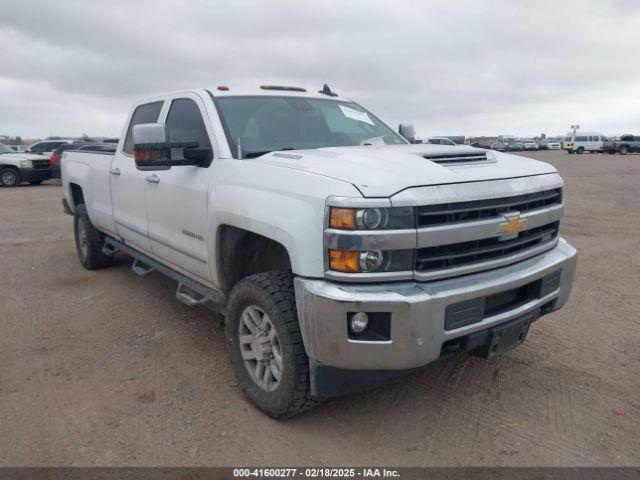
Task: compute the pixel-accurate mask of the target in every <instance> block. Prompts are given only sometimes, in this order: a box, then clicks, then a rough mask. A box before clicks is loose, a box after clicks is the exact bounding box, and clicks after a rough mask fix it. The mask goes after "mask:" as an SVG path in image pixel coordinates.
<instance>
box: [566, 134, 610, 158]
mask: <svg viewBox="0 0 640 480" xmlns="http://www.w3.org/2000/svg"><path fill="white" fill-rule="evenodd" d="M607 140H608V139H607V137H605V136H604V135H602V134H601V133H597V132H580V133H576V134H572V135H568V136H567V138H565V140H564V143H563V144H562V148H563V149H564V150H566V151H567V152H569V153H578V154H582V153H584V152H590V153H594V152H602V151H604V148H603V143H604V142H606V141H607Z"/></svg>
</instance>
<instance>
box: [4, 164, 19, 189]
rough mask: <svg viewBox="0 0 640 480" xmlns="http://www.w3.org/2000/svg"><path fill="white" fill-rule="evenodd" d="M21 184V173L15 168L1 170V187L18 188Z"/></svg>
mask: <svg viewBox="0 0 640 480" xmlns="http://www.w3.org/2000/svg"><path fill="white" fill-rule="evenodd" d="M20 183H21V180H20V172H18V170H16V169H15V168H3V169H2V170H0V185H2V186H3V187H17V186H18V185H20Z"/></svg>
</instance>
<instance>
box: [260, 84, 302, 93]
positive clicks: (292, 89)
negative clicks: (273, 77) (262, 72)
mask: <svg viewBox="0 0 640 480" xmlns="http://www.w3.org/2000/svg"><path fill="white" fill-rule="evenodd" d="M260 88H261V89H262V90H285V91H288V92H306V91H307V89H306V88H301V87H283V86H280V85H260Z"/></svg>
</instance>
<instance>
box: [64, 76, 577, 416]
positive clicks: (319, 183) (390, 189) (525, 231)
mask: <svg viewBox="0 0 640 480" xmlns="http://www.w3.org/2000/svg"><path fill="white" fill-rule="evenodd" d="M314 90H315V89H314ZM400 130H401V131H402V132H403V135H402V136H401V135H399V134H398V133H396V132H395V131H394V129H392V128H390V127H389V126H388V125H386V124H385V123H383V122H382V121H381V120H379V119H378V117H376V116H375V115H373V114H372V113H370V112H369V111H368V110H366V109H365V108H363V107H362V106H360V105H359V104H357V103H355V102H353V101H351V100H349V99H347V98H343V97H341V96H339V95H337V94H335V93H334V92H332V91H331V90H330V89H329V88H328V87H326V86H325V88H324V89H323V90H321V91H320V92H318V93H316V92H307V91H306V90H305V89H301V88H296V87H279V86H263V87H261V88H255V89H248V90H238V91H236V90H234V89H229V88H228V87H219V88H218V89H208V90H205V89H198V90H186V91H179V92H174V93H169V94H165V95H161V96H156V97H152V98H149V99H146V100H142V101H140V102H139V103H137V104H136V105H135V106H134V107H133V108H132V110H131V111H130V114H129V116H128V120H127V123H126V124H125V126H124V128H123V131H122V136H121V137H120V143H119V144H118V147H117V150H116V151H115V152H100V153H90V152H86V153H85V152H82V151H67V152H65V153H64V154H63V156H62V173H63V175H62V181H63V189H64V201H65V204H66V208H67V209H68V210H69V212H72V213H73V215H74V234H75V240H76V249H77V253H78V257H79V259H80V262H81V264H82V265H83V266H84V267H85V268H87V269H98V268H103V267H107V266H109V265H111V263H112V260H113V256H114V255H115V254H116V252H122V253H124V254H127V255H129V256H131V257H133V258H134V263H133V267H132V269H133V271H134V273H136V274H138V275H140V276H146V275H147V274H149V273H150V272H152V271H158V272H160V273H162V274H164V275H167V276H169V277H170V278H172V279H174V280H176V281H177V284H178V285H177V290H176V297H177V298H178V299H179V300H180V301H182V302H184V303H185V304H187V305H189V306H193V307H195V306H208V307H210V308H212V309H214V310H216V311H218V312H221V313H222V314H224V315H225V318H226V320H225V321H226V327H225V328H226V330H225V334H226V343H227V344H228V346H229V356H230V361H231V365H232V368H233V371H234V373H235V375H236V378H237V383H238V385H239V387H240V388H241V389H242V390H243V391H244V393H245V395H246V397H247V398H248V399H249V400H250V401H251V402H252V403H253V404H254V405H256V406H257V407H258V408H259V409H261V410H262V411H264V412H266V413H267V414H268V415H270V416H273V417H276V418H282V417H288V416H291V415H295V414H297V413H299V412H302V411H304V410H306V409H308V408H310V407H311V406H313V405H314V404H315V397H327V396H336V395H342V394H346V393H350V392H354V391H357V390H362V389H365V388H367V387H371V386H372V385H375V383H376V381H378V380H380V379H382V378H385V377H388V376H390V375H393V374H394V372H398V371H402V370H410V369H413V368H417V367H421V366H423V365H426V364H428V363H431V362H434V361H436V360H438V359H441V358H444V357H448V356H452V355H455V354H458V353H461V352H465V351H471V350H473V351H475V352H477V353H479V354H480V355H483V356H485V357H487V358H494V357H498V358H499V357H501V356H502V355H503V353H505V352H507V351H509V350H511V349H512V348H515V347H517V346H518V345H520V344H521V343H522V342H523V341H524V339H525V337H526V335H527V332H528V330H529V326H530V325H531V323H532V322H534V321H535V320H536V319H538V318H539V317H540V316H541V315H546V314H549V313H551V312H553V311H554V310H557V309H559V308H561V307H562V306H563V305H564V304H565V303H566V302H567V300H568V298H569V295H570V292H571V287H572V284H573V277H574V272H575V266H576V250H575V249H574V248H573V247H572V246H571V245H569V243H567V242H566V241H565V240H564V239H562V238H561V237H560V233H559V224H560V221H561V219H562V216H563V212H564V204H563V197H564V195H563V193H562V189H563V185H564V182H563V180H562V178H561V177H560V175H559V174H558V172H557V171H556V169H555V168H554V167H553V166H551V165H549V164H547V163H543V162H539V161H536V160H533V159H529V158H525V157H517V156H513V155H509V154H506V153H501V152H496V151H491V150H483V149H477V148H473V147H469V146H465V145H456V146H449V145H431V144H428V143H426V144H411V143H410V140H413V137H412V135H410V134H409V133H410V132H412V131H413V132H414V130H413V129H412V128H410V126H409V125H402V128H401V129H400ZM105 275H107V276H108V275H109V273H105ZM112 281H118V280H117V278H116V277H113V278H112ZM112 301H113V303H114V304H116V303H117V302H118V299H117V298H114V299H113V300H112ZM146 308H150V309H153V308H154V305H153V304H149V305H146ZM560 320H561V318H556V321H560ZM535 347H536V345H535V344H534V345H532V346H531V348H535ZM508 360H509V357H506V359H505V360H503V361H508ZM427 408H428V406H427Z"/></svg>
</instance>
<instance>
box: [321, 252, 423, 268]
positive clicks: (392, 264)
mask: <svg viewBox="0 0 640 480" xmlns="http://www.w3.org/2000/svg"><path fill="white" fill-rule="evenodd" d="M329 269H330V270H333V271H335V272H343V273H379V272H404V271H409V270H412V269H413V251H412V250H388V251H379V250H365V251H357V250H335V249H330V250H329Z"/></svg>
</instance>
